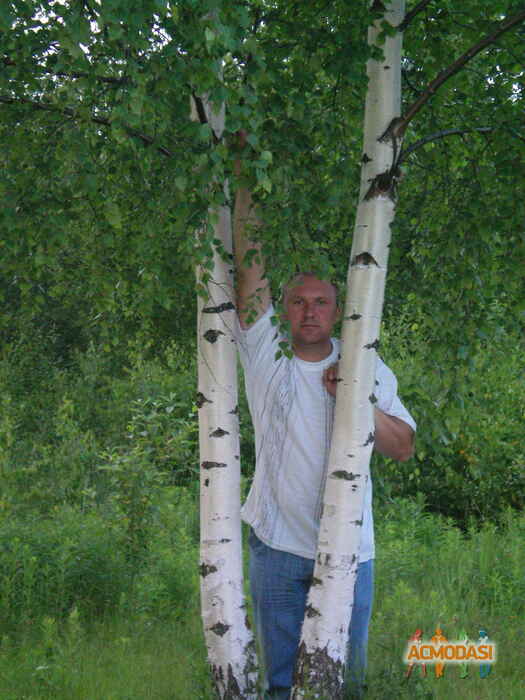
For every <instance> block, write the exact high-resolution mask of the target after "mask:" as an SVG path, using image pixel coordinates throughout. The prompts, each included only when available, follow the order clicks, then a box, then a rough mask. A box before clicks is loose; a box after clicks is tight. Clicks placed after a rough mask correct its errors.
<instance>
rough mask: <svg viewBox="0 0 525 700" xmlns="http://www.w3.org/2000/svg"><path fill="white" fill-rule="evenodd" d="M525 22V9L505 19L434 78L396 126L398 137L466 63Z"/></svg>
mask: <svg viewBox="0 0 525 700" xmlns="http://www.w3.org/2000/svg"><path fill="white" fill-rule="evenodd" d="M524 20H525V9H524V10H521V11H520V12H518V13H517V14H515V15H512V17H508V18H507V19H504V20H503V22H501V24H500V25H499V26H498V27H497V29H495V30H494V31H493V32H491V33H490V34H488V35H487V36H486V37H484V38H483V39H481V41H478V43H477V44H474V46H471V47H470V49H469V50H468V51H466V52H465V53H464V54H463V55H462V56H460V57H459V58H458V59H457V60H456V61H454V63H452V64H451V65H450V66H448V68H445V70H442V71H441V73H439V74H438V75H437V77H436V78H434V80H432V82H431V83H429V84H428V86H427V87H426V89H425V90H424V91H423V93H422V94H421V96H420V97H418V99H417V100H416V101H415V102H413V103H412V104H411V105H410V107H409V108H408V109H407V111H406V112H405V114H404V116H403V117H401V119H400V120H399V123H398V124H397V125H396V135H397V136H402V135H403V134H404V132H405V131H406V128H407V126H408V125H409V123H410V122H411V121H412V119H413V118H414V117H415V115H416V114H417V113H418V112H419V110H420V109H421V108H422V107H423V105H425V104H426V103H427V102H428V101H429V100H430V98H431V97H432V95H433V94H434V93H435V92H437V90H438V89H439V88H440V87H441V86H442V85H443V83H444V82H446V81H447V80H448V79H449V78H451V77H452V76H453V75H455V74H456V73H458V72H459V71H460V70H461V68H463V66H464V65H465V64H466V63H468V62H469V61H470V60H471V59H472V58H474V56H477V54H478V53H480V51H483V49H484V48H486V47H487V46H490V44H493V43H494V42H495V41H496V40H497V39H499V37H500V36H501V35H502V34H504V33H505V32H507V31H508V30H509V29H512V28H513V27H515V26H516V25H518V24H520V23H521V22H523V21H524Z"/></svg>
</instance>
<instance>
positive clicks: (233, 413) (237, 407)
mask: <svg viewBox="0 0 525 700" xmlns="http://www.w3.org/2000/svg"><path fill="white" fill-rule="evenodd" d="M228 413H230V414H231V415H232V416H236V415H238V413H239V406H235V408H234V409H233V411H228Z"/></svg>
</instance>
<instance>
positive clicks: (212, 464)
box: [192, 97, 257, 700]
mask: <svg viewBox="0 0 525 700" xmlns="http://www.w3.org/2000/svg"><path fill="white" fill-rule="evenodd" d="M192 118H193V119H199V118H200V120H201V121H202V122H203V123H207V124H209V125H210V127H211V129H212V131H213V134H214V136H215V138H217V139H220V138H221V137H222V133H223V130H224V107H223V108H222V109H219V110H218V111H217V112H215V111H214V109H213V106H212V105H211V104H210V103H209V101H208V100H207V99H206V98H198V97H194V98H192ZM223 187H225V188H226V187H227V183H224V185H223ZM209 216H210V226H212V228H213V242H212V244H213V257H212V260H211V261H210V262H211V264H207V266H206V267H203V266H199V267H198V268H197V282H198V290H199V295H198V305H197V354H198V394H197V405H198V408H199V453H200V488H201V496H200V504H201V507H200V540H201V554H200V568H199V571H200V575H201V609H202V621H203V626H204V635H205V639H206V647H207V649H208V661H209V663H210V667H211V672H212V677H213V682H214V687H215V691H216V693H217V695H218V697H220V698H226V699H228V700H230V699H231V700H234V698H247V699H250V698H255V697H256V696H255V688H256V681H257V674H256V670H257V664H256V658H255V641H254V639H253V635H252V633H251V630H250V629H249V625H248V615H247V609H246V603H245V598H244V590H243V570H242V536H241V514H240V507H241V493H240V445H239V410H238V396H237V393H238V392H237V351H236V347H235V341H234V338H233V335H232V331H233V324H234V322H235V321H234V314H235V304H234V301H235V294H234V288H233V268H232V225H231V212H230V208H229V207H228V206H227V205H223V206H221V207H220V208H218V209H215V210H210V212H209ZM210 268H211V269H210Z"/></svg>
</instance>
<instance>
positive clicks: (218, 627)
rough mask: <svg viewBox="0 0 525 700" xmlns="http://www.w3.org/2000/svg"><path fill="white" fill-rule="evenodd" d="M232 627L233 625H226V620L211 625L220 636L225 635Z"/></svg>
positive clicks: (211, 628) (212, 629)
mask: <svg viewBox="0 0 525 700" xmlns="http://www.w3.org/2000/svg"><path fill="white" fill-rule="evenodd" d="M230 627H231V625H225V624H224V622H217V623H215V624H214V625H213V626H212V627H210V631H211V632H214V633H215V634H216V635H217V636H218V637H224V635H225V634H226V632H227V631H228V630H229V629H230Z"/></svg>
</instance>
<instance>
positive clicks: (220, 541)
mask: <svg viewBox="0 0 525 700" xmlns="http://www.w3.org/2000/svg"><path fill="white" fill-rule="evenodd" d="M227 542H231V540H229V539H228V538H227V537H223V538H222V540H219V544H226V543H227Z"/></svg>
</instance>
